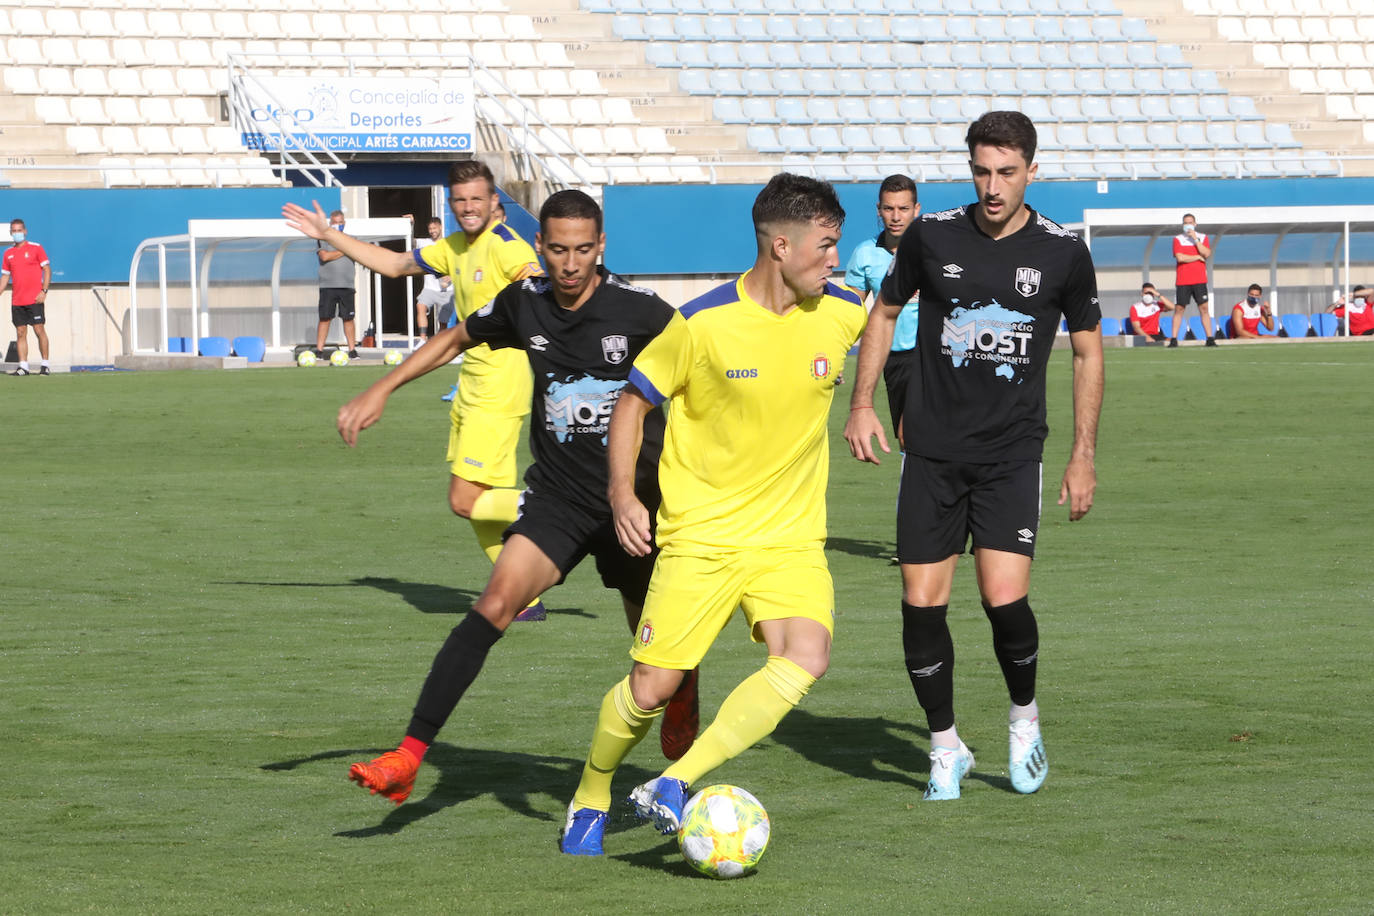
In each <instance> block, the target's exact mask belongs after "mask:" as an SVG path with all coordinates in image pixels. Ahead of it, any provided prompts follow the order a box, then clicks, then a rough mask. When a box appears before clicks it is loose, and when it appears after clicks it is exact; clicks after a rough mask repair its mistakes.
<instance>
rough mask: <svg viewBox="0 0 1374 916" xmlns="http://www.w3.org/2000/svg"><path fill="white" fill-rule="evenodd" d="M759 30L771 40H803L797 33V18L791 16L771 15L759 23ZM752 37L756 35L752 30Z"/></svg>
mask: <svg viewBox="0 0 1374 916" xmlns="http://www.w3.org/2000/svg"><path fill="white" fill-rule="evenodd" d="M759 31H760V32H761V33H762V36H763V37H766V38H767V39H768V40H769V41H801V36H800V35H798V34H797V19H796V17H789V16H769V17H768V18H767V19H765V20H764V21H763V22H761V23H760V25H759ZM750 37H751V38H752V37H755V35H754V33H753V32H752V30H751V33H750Z"/></svg>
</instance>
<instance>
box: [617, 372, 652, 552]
mask: <svg viewBox="0 0 1374 916" xmlns="http://www.w3.org/2000/svg"><path fill="white" fill-rule="evenodd" d="M653 409H654V405H653V404H651V403H649V400H648V398H646V397H644V395H642V394H640V393H639V392H638V391H637V390H635V389H634V388H633V387H626V388H624V389H622V390H621V392H620V398H619V400H617V401H616V404H615V410H614V411H612V412H611V428H610V429H609V430H608V431H607V433H606V465H607V471H608V472H609V475H610V483H609V485H608V486H607V488H606V499H607V501H608V502H609V503H610V505H611V517H612V518H613V519H614V521H615V536H616V537H617V538H618V539H619V540H620V546H621V547H623V548H625V552H626V553H628V554H629V555H630V556H632V557H646V556H648V555H649V554H650V552H652V551H653V549H654V540H653V535H652V533H651V532H650V529H649V522H650V519H649V510H648V509H647V508H645V506H644V503H642V502H640V501H639V497H638V496H637V495H636V494H635V464H636V463H637V462H638V461H639V449H640V446H641V445H642V444H643V442H644V418H645V417H646V416H647V415H648V413H649V411H651V410H653Z"/></svg>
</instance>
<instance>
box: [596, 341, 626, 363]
mask: <svg viewBox="0 0 1374 916" xmlns="http://www.w3.org/2000/svg"><path fill="white" fill-rule="evenodd" d="M601 352H602V354H603V355H605V357H606V362H608V363H610V364H611V365H612V366H618V365H620V364H621V363H623V362H624V361H625V356H626V354H627V353H629V352H630V343H629V341H628V340H626V338H625V335H624V334H608V335H606V336H605V337H603V338H601Z"/></svg>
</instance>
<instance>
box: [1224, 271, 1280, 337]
mask: <svg viewBox="0 0 1374 916" xmlns="http://www.w3.org/2000/svg"><path fill="white" fill-rule="evenodd" d="M1263 295H1264V289H1263V288H1262V287H1261V286H1260V285H1259V284H1258V283H1251V284H1250V288H1249V289H1247V290H1246V291H1245V298H1244V299H1242V300H1240V301H1239V302H1237V303H1236V304H1235V305H1233V306H1231V324H1230V328H1229V330H1228V333H1229V334H1230V336H1231V337H1232V338H1233V339H1236V340H1248V339H1254V338H1257V337H1259V336H1260V333H1259V329H1260V325H1264V329H1265V330H1266V331H1272V330H1274V313H1273V312H1272V311H1270V309H1269V303H1268V302H1267V301H1265V300H1264V299H1263V298H1262V297H1263Z"/></svg>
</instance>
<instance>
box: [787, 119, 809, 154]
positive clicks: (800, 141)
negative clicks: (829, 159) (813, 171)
mask: <svg viewBox="0 0 1374 916" xmlns="http://www.w3.org/2000/svg"><path fill="white" fill-rule="evenodd" d="M778 143H780V144H782V147H783V149H785V150H787V151H788V152H789V153H814V152H816V146H815V144H813V143H812V142H811V137H810V135H809V134H808V133H807V131H806V128H805V127H798V126H797V125H795V124H783V126H781V127H779V128H778Z"/></svg>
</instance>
